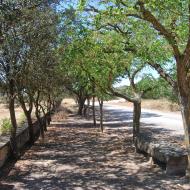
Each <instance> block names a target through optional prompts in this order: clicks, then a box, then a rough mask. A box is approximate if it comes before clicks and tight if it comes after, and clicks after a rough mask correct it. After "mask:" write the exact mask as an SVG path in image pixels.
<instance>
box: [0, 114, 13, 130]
mask: <svg viewBox="0 0 190 190" xmlns="http://www.w3.org/2000/svg"><path fill="white" fill-rule="evenodd" d="M11 127H12V125H11V121H10V119H7V118H6V119H3V120H2V125H1V128H0V130H1V133H2V134H9V133H10V131H11Z"/></svg>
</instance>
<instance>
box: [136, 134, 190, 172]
mask: <svg viewBox="0 0 190 190" xmlns="http://www.w3.org/2000/svg"><path fill="white" fill-rule="evenodd" d="M135 145H136V149H137V151H141V152H145V153H147V154H148V155H149V156H151V157H152V158H153V161H154V162H157V161H158V162H161V163H164V164H166V174H168V175H185V174H186V169H187V166H188V157H187V151H186V150H184V149H182V148H181V147H177V146H173V145H172V144H170V143H167V142H161V141H160V142H159V141H154V140H152V139H151V138H147V136H146V135H143V134H141V135H139V137H138V138H137V139H136V141H135Z"/></svg>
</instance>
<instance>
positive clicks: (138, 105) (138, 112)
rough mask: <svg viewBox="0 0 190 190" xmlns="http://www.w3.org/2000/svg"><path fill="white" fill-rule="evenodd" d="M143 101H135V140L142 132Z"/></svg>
mask: <svg viewBox="0 0 190 190" xmlns="http://www.w3.org/2000/svg"><path fill="white" fill-rule="evenodd" d="M140 118H141V101H135V102H133V141H134V140H135V138H136V137H137V136H138V134H139V132H140Z"/></svg>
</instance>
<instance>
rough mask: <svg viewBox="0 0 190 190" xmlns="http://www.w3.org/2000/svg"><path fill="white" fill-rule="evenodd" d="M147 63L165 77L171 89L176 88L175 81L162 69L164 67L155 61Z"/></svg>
mask: <svg viewBox="0 0 190 190" xmlns="http://www.w3.org/2000/svg"><path fill="white" fill-rule="evenodd" d="M148 64H149V65H150V66H151V67H153V68H154V69H155V70H156V71H157V72H158V73H159V75H160V76H161V77H162V78H163V79H165V80H166V81H167V82H168V83H169V85H170V86H172V88H173V89H175V90H176V86H177V82H176V81H174V80H173V79H172V77H171V76H170V75H169V74H168V73H166V72H165V71H164V69H163V68H162V67H161V66H160V65H159V64H157V63H152V62H148Z"/></svg>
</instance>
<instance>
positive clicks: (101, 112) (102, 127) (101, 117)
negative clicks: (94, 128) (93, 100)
mask: <svg viewBox="0 0 190 190" xmlns="http://www.w3.org/2000/svg"><path fill="white" fill-rule="evenodd" d="M98 101H99V105H100V129H101V131H102V133H103V131H104V126H103V103H104V102H103V99H102V98H101V99H100V100H98Z"/></svg>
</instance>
